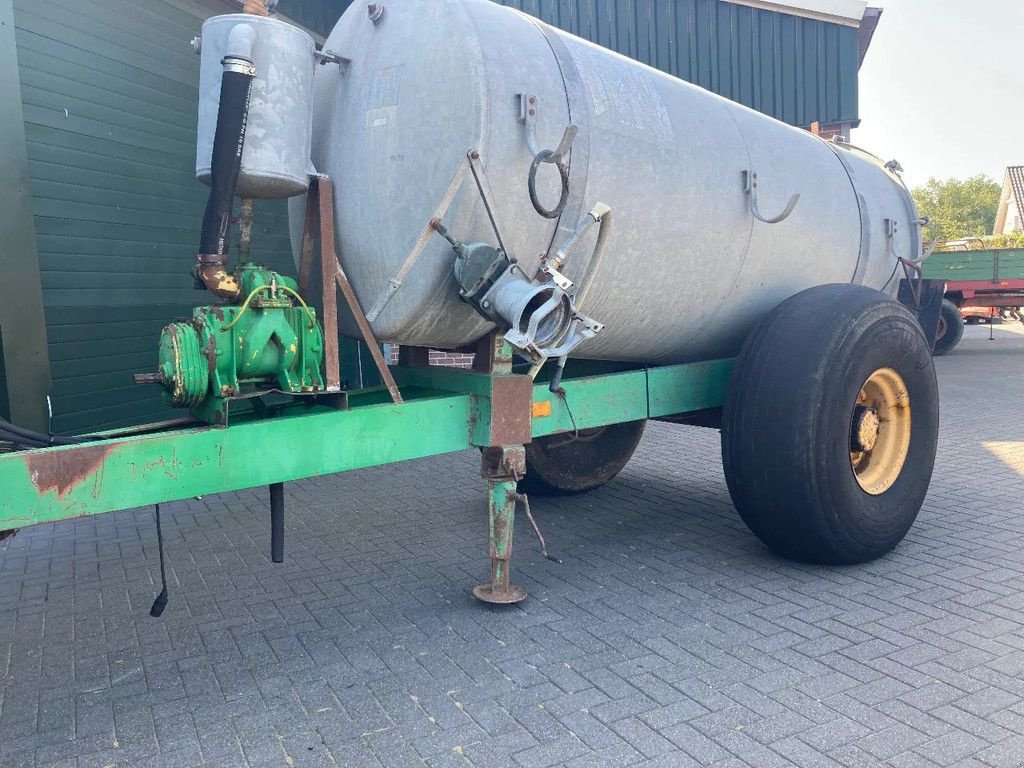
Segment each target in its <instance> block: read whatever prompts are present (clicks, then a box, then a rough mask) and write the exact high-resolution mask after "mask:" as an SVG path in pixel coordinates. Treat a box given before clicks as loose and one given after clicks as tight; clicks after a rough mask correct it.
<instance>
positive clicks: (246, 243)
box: [238, 197, 252, 264]
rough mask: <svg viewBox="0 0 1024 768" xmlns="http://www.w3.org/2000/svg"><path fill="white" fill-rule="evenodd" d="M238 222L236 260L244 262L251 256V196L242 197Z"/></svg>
mask: <svg viewBox="0 0 1024 768" xmlns="http://www.w3.org/2000/svg"><path fill="white" fill-rule="evenodd" d="M238 223H239V228H238V229H239V235H238V261H239V262H241V263H243V264H244V263H245V262H247V261H249V259H251V258H252V198H249V197H243V198H242V205H241V211H240V213H239V214H238Z"/></svg>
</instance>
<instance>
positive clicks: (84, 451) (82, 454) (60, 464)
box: [25, 443, 114, 499]
mask: <svg viewBox="0 0 1024 768" xmlns="http://www.w3.org/2000/svg"><path fill="white" fill-rule="evenodd" d="M113 450H114V445H112V444H109V443H108V444H95V445H90V444H89V443H85V444H83V445H80V446H75V447H73V448H64V449H61V450H59V451H29V452H28V453H26V454H25V466H26V467H27V468H28V474H29V477H30V478H31V479H32V484H33V485H35V487H36V489H37V490H38V491H39V494H40V495H42V494H45V493H49V492H51V491H55V492H56V493H57V496H58V497H59V498H61V499H63V498H65V497H66V496H67V495H68V494H69V493H71V491H72V490H74V489H75V488H76V487H78V486H79V485H81V484H82V483H84V482H87V481H89V480H92V482H93V492H94V495H97V496H98V495H99V491H100V487H101V485H102V483H103V462H104V460H105V459H106V458H107V456H108V455H109V454H110V452H111V451H113Z"/></svg>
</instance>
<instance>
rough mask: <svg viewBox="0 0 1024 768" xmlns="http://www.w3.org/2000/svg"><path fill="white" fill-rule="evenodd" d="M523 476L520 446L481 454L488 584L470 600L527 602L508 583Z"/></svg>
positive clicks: (523, 452) (523, 456)
mask: <svg viewBox="0 0 1024 768" xmlns="http://www.w3.org/2000/svg"><path fill="white" fill-rule="evenodd" d="M525 473H526V449H525V448H523V447H522V446H521V445H518V446H502V447H500V448H485V449H484V450H483V454H482V457H481V461H480V474H482V475H483V476H484V478H486V480H487V512H488V518H489V521H490V555H491V581H490V583H487V584H479V585H477V586H476V587H474V588H473V597H475V598H476V599H477V600H480V601H482V602H485V603H492V604H496V605H510V604H513V603H521V602H522V601H523V600H525V599H526V590H525V589H523V588H522V587H518V586H515V585H514V584H511V583H510V581H509V570H510V566H511V564H512V533H513V531H514V529H515V521H516V495H517V492H516V482H517V481H516V478H518V477H522V476H523V475H524V474H525Z"/></svg>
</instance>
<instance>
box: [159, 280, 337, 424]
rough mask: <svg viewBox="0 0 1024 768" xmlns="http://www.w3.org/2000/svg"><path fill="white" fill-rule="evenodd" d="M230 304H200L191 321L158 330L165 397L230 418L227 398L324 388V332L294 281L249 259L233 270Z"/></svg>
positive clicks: (200, 412)
mask: <svg viewBox="0 0 1024 768" xmlns="http://www.w3.org/2000/svg"><path fill="white" fill-rule="evenodd" d="M234 277H235V278H236V279H237V281H238V285H239V286H240V291H239V293H238V296H239V299H241V297H245V298H244V300H241V301H240V302H236V303H232V304H222V305H215V306H206V307H196V308H195V309H194V310H193V312H192V319H191V320H190V321H189V322H178V323H171V324H170V325H168V326H166V327H165V328H164V329H163V333H162V334H161V336H160V355H159V372H158V373H157V374H154V375H152V376H150V377H147V380H149V381H155V382H158V383H160V385H161V386H162V387H163V389H164V396H165V398H166V399H167V402H168V403H169V404H170V405H172V406H174V407H176V408H189V409H191V410H192V412H193V414H194V415H195V416H197V417H198V418H200V419H201V420H203V421H206V422H207V423H211V424H226V423H227V403H228V401H230V400H233V399H238V398H245V397H253V396H259V395H262V394H268V393H271V392H275V391H276V392H283V393H287V394H310V393H316V392H324V391H325V389H326V388H325V386H324V380H323V377H322V376H321V373H320V365H321V362H322V361H323V348H324V343H323V332H322V331H321V329H320V324H319V323H318V322H317V319H316V313H315V311H314V310H313V309H312V308H311V307H308V306H307V305H306V304H305V302H303V301H302V299H301V297H300V296H299V294H298V285H297V284H296V282H295V281H294V280H293V279H291V278H289V277H285V276H284V275H281V274H278V273H277V272H273V271H271V270H269V269H266V268H265V267H261V266H258V265H256V264H252V263H248V264H243V265H242V266H240V267H239V268H238V269H237V270H236V271H235V273H234Z"/></svg>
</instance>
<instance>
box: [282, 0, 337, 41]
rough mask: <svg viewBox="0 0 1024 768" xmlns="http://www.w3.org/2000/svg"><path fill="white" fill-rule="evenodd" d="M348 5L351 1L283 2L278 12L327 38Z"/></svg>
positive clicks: (306, 0) (283, 0)
mask: <svg viewBox="0 0 1024 768" xmlns="http://www.w3.org/2000/svg"><path fill="white" fill-rule="evenodd" d="M348 4H349V0H281V2H280V3H279V4H278V6H277V10H278V12H279V13H281V14H282V15H284V16H287V17H288V18H289V19H291V20H292V21H294V22H295V23H296V24H302V25H303V26H304V27H306V28H307V29H311V30H313V31H314V32H317V33H319V34H321V35H323V36H324V37H327V35H329V34H330V32H331V30H332V29H334V25H335V23H337V21H338V19H340V18H341V14H343V13H344V12H345V9H346V8H347V7H348Z"/></svg>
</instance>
